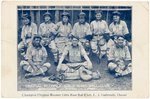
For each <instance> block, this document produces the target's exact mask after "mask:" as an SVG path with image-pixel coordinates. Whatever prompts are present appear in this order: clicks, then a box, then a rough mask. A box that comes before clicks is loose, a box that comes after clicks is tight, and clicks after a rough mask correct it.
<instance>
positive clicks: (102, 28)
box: [90, 20, 110, 35]
mask: <svg viewBox="0 0 150 99" xmlns="http://www.w3.org/2000/svg"><path fill="white" fill-rule="evenodd" d="M90 27H91V31H92V33H93V34H94V35H99V34H104V33H110V31H109V29H108V25H107V22H106V21H104V20H101V21H96V20H94V21H92V22H91V24H90Z"/></svg>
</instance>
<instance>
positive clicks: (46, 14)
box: [43, 12, 52, 17]
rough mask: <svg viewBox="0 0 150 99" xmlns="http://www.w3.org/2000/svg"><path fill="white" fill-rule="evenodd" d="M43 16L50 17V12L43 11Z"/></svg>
mask: <svg viewBox="0 0 150 99" xmlns="http://www.w3.org/2000/svg"><path fill="white" fill-rule="evenodd" d="M45 16H49V17H52V16H51V14H50V13H49V12H45V13H44V14H43V17H45Z"/></svg>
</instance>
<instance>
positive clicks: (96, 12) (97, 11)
mask: <svg viewBox="0 0 150 99" xmlns="http://www.w3.org/2000/svg"><path fill="white" fill-rule="evenodd" d="M98 13H100V14H102V13H103V12H102V11H101V10H96V11H95V14H98Z"/></svg>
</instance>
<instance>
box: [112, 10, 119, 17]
mask: <svg viewBox="0 0 150 99" xmlns="http://www.w3.org/2000/svg"><path fill="white" fill-rule="evenodd" d="M112 14H113V16H114V15H117V16H120V15H121V13H120V12H118V11H114V12H113V13H112Z"/></svg>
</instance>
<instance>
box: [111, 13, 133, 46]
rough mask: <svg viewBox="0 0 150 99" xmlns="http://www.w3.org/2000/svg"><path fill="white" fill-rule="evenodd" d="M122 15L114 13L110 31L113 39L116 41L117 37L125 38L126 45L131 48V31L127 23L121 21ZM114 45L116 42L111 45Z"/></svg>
mask: <svg viewBox="0 0 150 99" xmlns="http://www.w3.org/2000/svg"><path fill="white" fill-rule="evenodd" d="M120 16H121V13H120V12H118V11H114V12H113V22H112V23H111V24H110V25H109V29H110V31H111V36H112V39H113V40H114V41H115V39H116V36H124V38H125V39H126V40H127V41H128V42H127V41H126V43H125V44H126V45H128V46H131V37H130V36H131V35H130V34H129V30H128V27H127V24H126V22H125V21H123V20H121V19H120ZM111 43H112V44H114V42H113V41H112V42H110V44H111Z"/></svg>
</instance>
